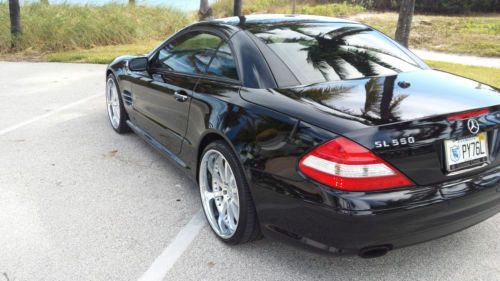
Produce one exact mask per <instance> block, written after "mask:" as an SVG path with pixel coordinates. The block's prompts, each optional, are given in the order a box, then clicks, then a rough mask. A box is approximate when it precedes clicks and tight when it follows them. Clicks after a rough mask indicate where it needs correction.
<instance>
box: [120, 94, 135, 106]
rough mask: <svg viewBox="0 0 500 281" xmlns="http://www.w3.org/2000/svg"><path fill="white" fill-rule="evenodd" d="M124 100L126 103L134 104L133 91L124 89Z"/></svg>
mask: <svg viewBox="0 0 500 281" xmlns="http://www.w3.org/2000/svg"><path fill="white" fill-rule="evenodd" d="M122 98H123V102H124V103H125V105H128V106H132V102H133V98H132V93H131V92H129V91H123V93H122Z"/></svg>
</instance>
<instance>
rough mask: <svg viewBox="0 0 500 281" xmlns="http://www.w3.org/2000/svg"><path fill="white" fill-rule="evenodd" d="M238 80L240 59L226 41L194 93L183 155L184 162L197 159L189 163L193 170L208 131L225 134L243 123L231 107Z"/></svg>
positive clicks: (237, 90)
mask: <svg viewBox="0 0 500 281" xmlns="http://www.w3.org/2000/svg"><path fill="white" fill-rule="evenodd" d="M239 77H241V76H240V75H239V73H238V67H237V59H236V58H235V57H234V55H233V52H232V49H231V47H230V45H229V43H228V42H226V41H224V42H222V43H221V45H220V46H219V48H218V49H217V52H216V54H215V56H214V58H213V59H212V61H211V62H210V64H209V66H208V67H207V71H206V75H204V76H202V77H200V80H199V81H198V83H197V85H196V87H195V89H194V91H193V97H192V101H191V107H190V111H189V125H188V129H187V132H186V136H185V142H184V146H183V147H182V155H181V158H183V159H194V162H190V163H188V164H189V165H190V166H192V167H195V166H196V161H197V159H196V156H194V157H193V155H196V153H197V145H198V144H199V141H200V136H202V134H203V132H206V131H207V129H209V128H216V129H219V130H222V127H223V126H228V127H234V126H236V127H237V126H238V125H237V124H238V123H239V122H240V121H241V119H240V118H238V114H239V112H240V110H241V109H240V108H237V106H234V105H232V103H233V101H234V100H235V99H238V98H239V91H240V88H241V80H240V78H239ZM224 122H226V123H224ZM226 133H228V134H229V135H230V134H231V132H226Z"/></svg>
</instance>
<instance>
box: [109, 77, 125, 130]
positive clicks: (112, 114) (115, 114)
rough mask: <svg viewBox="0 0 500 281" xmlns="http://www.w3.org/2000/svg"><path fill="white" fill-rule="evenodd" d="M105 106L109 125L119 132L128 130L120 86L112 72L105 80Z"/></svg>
mask: <svg viewBox="0 0 500 281" xmlns="http://www.w3.org/2000/svg"><path fill="white" fill-rule="evenodd" d="M106 108H107V110H108V117H109V121H110V123H111V127H113V129H114V130H115V131H116V132H117V133H119V134H123V133H126V132H129V131H130V128H129V127H128V125H127V122H126V121H127V113H126V112H125V107H124V106H123V101H122V97H121V95H120V88H119V86H118V83H117V81H116V78H115V76H114V75H113V74H109V75H108V79H107V80H106Z"/></svg>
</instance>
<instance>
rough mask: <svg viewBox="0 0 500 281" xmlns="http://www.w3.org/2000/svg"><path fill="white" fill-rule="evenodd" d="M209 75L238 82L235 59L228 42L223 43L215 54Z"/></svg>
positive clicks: (208, 70)
mask: <svg viewBox="0 0 500 281" xmlns="http://www.w3.org/2000/svg"><path fill="white" fill-rule="evenodd" d="M207 74H210V75H215V76H220V77H225V78H230V79H234V80H238V72H237V71H236V64H235V63H234V57H233V55H232V54H231V48H230V47H229V45H228V44H227V42H224V43H222V45H221V46H220V47H219V49H218V50H217V53H215V57H214V59H213V60H212V62H211V63H210V65H209V66H208V69H207Z"/></svg>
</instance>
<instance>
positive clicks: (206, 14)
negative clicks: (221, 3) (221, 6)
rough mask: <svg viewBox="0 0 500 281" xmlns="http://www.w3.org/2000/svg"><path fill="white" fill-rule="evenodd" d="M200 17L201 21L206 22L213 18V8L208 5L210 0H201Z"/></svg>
mask: <svg viewBox="0 0 500 281" xmlns="http://www.w3.org/2000/svg"><path fill="white" fill-rule="evenodd" d="M198 16H199V18H200V20H206V19H209V18H212V16H213V12H212V8H210V5H209V4H208V0H200V10H199V11H198Z"/></svg>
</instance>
